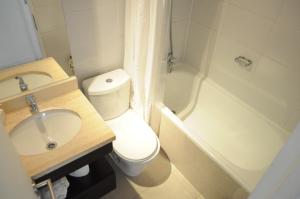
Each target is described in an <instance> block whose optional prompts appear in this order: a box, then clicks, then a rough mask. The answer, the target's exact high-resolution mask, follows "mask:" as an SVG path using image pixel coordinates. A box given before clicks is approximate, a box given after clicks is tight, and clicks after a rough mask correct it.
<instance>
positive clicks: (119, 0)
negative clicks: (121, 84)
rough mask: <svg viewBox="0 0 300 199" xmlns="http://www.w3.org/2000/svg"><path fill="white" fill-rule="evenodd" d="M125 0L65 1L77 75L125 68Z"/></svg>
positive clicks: (80, 76)
mask: <svg viewBox="0 0 300 199" xmlns="http://www.w3.org/2000/svg"><path fill="white" fill-rule="evenodd" d="M124 4H125V0H98V1H97V0H63V8H64V13H65V18H66V25H67V32H68V37H69V41H70V46H71V53H72V56H73V60H74V67H75V75H76V76H77V77H78V78H79V80H80V81H81V80H82V79H84V78H87V77H90V76H94V75H97V74H101V73H104V72H107V71H110V70H113V69H116V68H122V67H123V57H124V49H123V48H124V19H125V16H124V11H125V5H124Z"/></svg>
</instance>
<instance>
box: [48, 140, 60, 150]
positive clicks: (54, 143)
mask: <svg viewBox="0 0 300 199" xmlns="http://www.w3.org/2000/svg"><path fill="white" fill-rule="evenodd" d="M56 146H57V143H56V142H53V141H52V142H48V143H47V145H46V148H47V149H48V150H52V149H55V148H56Z"/></svg>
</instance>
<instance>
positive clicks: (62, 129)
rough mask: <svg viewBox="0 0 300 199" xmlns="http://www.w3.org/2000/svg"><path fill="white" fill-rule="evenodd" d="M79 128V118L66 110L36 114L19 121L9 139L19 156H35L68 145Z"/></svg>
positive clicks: (53, 110)
mask: <svg viewBox="0 0 300 199" xmlns="http://www.w3.org/2000/svg"><path fill="white" fill-rule="evenodd" d="M80 128H81V118H80V116H79V115H78V114H77V113H75V112H73V111H70V110H66V109H52V110H48V111H44V112H40V113H36V114H34V115H32V116H30V117H28V118H26V119H25V120H23V121H21V122H20V123H19V124H18V125H17V126H16V127H15V128H14V129H13V130H12V131H11V132H10V138H11V140H12V142H13V144H14V145H15V147H16V149H17V151H18V153H19V154H21V155H36V154H40V153H45V152H48V151H50V150H53V149H56V148H58V147H61V146H62V145H64V144H66V143H68V142H69V141H70V140H71V139H72V138H73V137H74V136H75V135H76V134H77V133H78V132H79V131H80Z"/></svg>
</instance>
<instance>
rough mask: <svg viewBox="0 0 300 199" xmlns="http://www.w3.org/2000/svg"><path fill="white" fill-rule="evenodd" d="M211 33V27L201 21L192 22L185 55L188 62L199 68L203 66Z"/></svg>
mask: <svg viewBox="0 0 300 199" xmlns="http://www.w3.org/2000/svg"><path fill="white" fill-rule="evenodd" d="M210 33H211V30H210V29H208V28H206V27H203V26H201V25H200V24H199V23H194V22H192V23H191V27H190V31H189V36H188V41H187V47H186V55H185V61H186V62H187V63H188V64H190V65H192V66H193V67H196V68H198V69H200V68H201V61H202V59H204V55H205V51H206V49H207V48H208V46H209V40H210Z"/></svg>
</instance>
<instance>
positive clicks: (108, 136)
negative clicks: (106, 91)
mask: <svg viewBox="0 0 300 199" xmlns="http://www.w3.org/2000/svg"><path fill="white" fill-rule="evenodd" d="M50 88H51V87H50ZM52 90H53V88H52ZM56 90H59V89H56ZM40 92H45V91H40ZM36 95H37V96H38V95H39V93H37V94H36ZM40 99H41V98H40ZM37 101H38V105H39V108H40V111H43V110H47V109H52V108H64V109H69V110H73V111H75V112H77V113H78V114H79V115H80V117H81V119H82V126H81V130H80V132H79V133H78V134H77V135H76V136H75V137H74V138H73V139H72V140H71V141H70V142H68V143H66V144H65V145H63V146H61V147H59V148H57V149H54V150H52V151H49V152H46V153H43V154H38V155H30V156H23V155H22V156H20V158H21V161H22V164H23V165H24V168H25V170H26V171H27V174H28V175H29V176H30V177H32V178H33V179H36V178H38V177H41V176H43V175H44V174H46V173H49V172H51V171H53V170H55V169H57V168H59V167H61V166H63V165H65V164H67V163H69V162H71V161H73V160H75V159H77V158H79V157H81V156H83V155H86V154H87V153H89V152H91V151H93V150H95V149H97V148H100V147H102V146H104V145H106V144H108V143H110V142H112V141H113V140H114V139H115V135H114V134H113V132H112V130H111V129H110V128H109V127H108V126H107V125H106V124H105V122H104V121H103V119H102V118H101V116H100V115H99V114H98V113H97V111H96V110H95V109H94V107H93V106H92V105H91V104H90V102H89V101H88V100H87V98H86V97H85V96H84V95H83V93H82V92H81V91H80V90H79V89H73V90H71V91H69V92H67V93H64V94H62V95H59V96H56V97H53V96H52V98H49V99H45V100H43V101H42V100H40V101H39V98H37ZM29 116H31V113H30V111H29V107H28V106H24V107H21V108H19V109H16V110H13V109H12V110H10V111H9V112H7V113H6V117H5V128H6V131H7V132H10V131H11V130H12V129H13V128H14V127H15V126H16V125H17V124H18V123H19V122H20V121H22V120H23V119H25V118H27V117H29ZM67 125H69V124H67Z"/></svg>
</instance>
